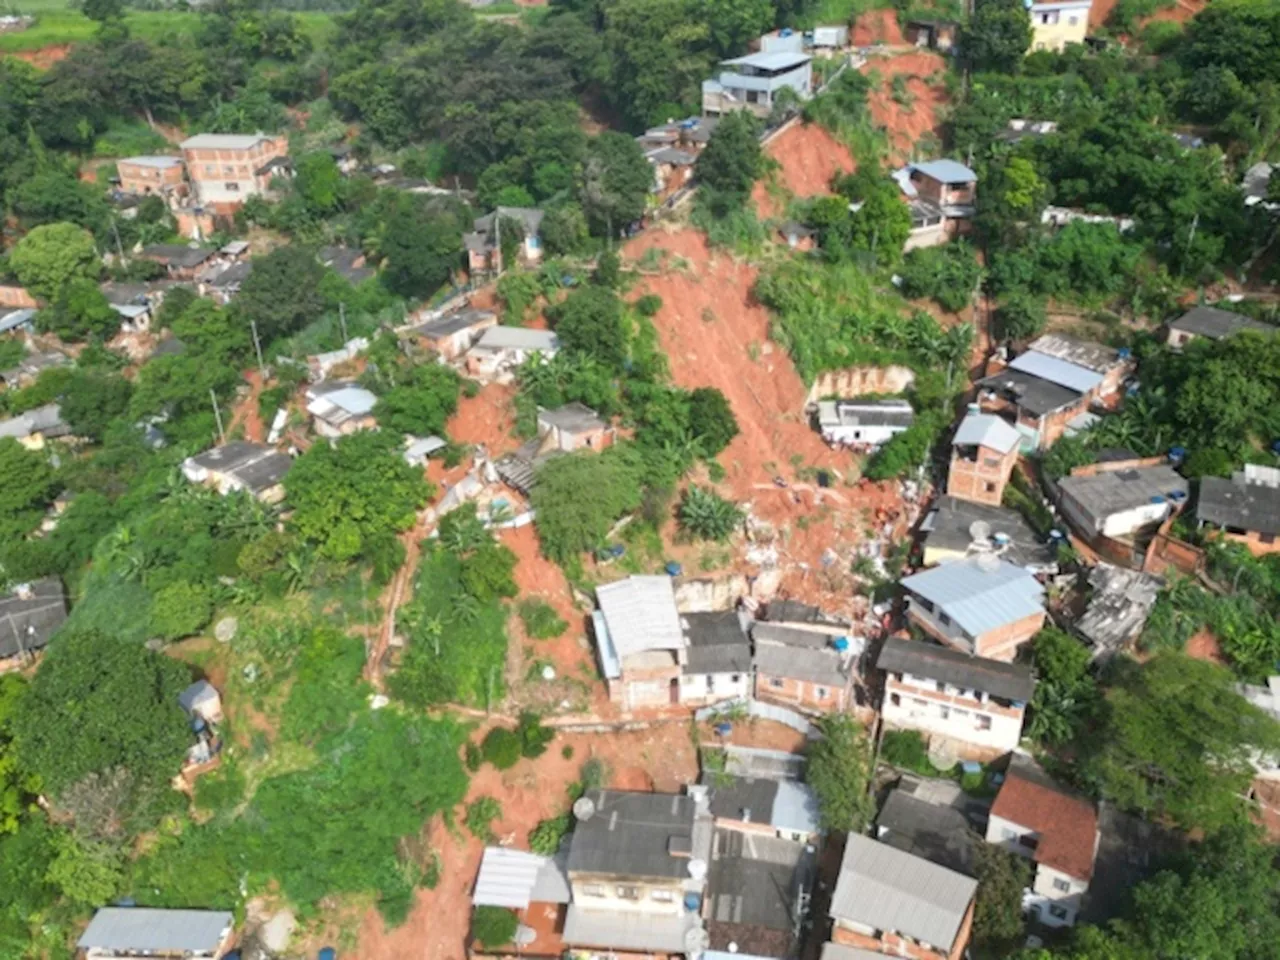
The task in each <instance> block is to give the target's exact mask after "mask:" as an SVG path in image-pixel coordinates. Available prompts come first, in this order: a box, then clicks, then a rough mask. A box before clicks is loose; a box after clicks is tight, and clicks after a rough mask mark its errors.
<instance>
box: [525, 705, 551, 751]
mask: <svg viewBox="0 0 1280 960" xmlns="http://www.w3.org/2000/svg"><path fill="white" fill-rule="evenodd" d="M516 736H517V737H518V738H519V739H520V755H521V756H524V757H529V758H530V759H532V758H533V757H540V756H542V755H543V754H544V753H546V752H547V744H549V743H550V742H551V741H552V740H554V739H555V736H556V732H555V730H553V729H551V728H550V727H544V726H543V725H542V718H541V717H539V716H538V715H537V714H536V713H534V712H533V711H532V710H525V711H524V712H523V713H521V714H520V721H519V723H518V725H517V726H516Z"/></svg>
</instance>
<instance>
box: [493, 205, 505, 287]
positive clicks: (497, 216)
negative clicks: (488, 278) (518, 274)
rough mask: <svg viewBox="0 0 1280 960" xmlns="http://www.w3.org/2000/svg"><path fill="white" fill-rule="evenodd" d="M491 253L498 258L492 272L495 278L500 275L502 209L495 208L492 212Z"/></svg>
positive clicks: (501, 265)
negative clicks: (496, 266)
mask: <svg viewBox="0 0 1280 960" xmlns="http://www.w3.org/2000/svg"><path fill="white" fill-rule="evenodd" d="M493 252H494V253H495V254H496V255H497V257H498V268H497V269H496V270H495V271H494V275H495V276H500V275H501V274H502V267H503V263H502V208H501V207H497V208H495V209H494V211H493Z"/></svg>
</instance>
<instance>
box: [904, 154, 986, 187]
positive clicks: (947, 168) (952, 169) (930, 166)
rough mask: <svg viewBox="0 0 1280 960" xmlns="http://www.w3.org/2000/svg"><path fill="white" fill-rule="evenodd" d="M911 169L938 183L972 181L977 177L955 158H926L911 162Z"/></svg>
mask: <svg viewBox="0 0 1280 960" xmlns="http://www.w3.org/2000/svg"><path fill="white" fill-rule="evenodd" d="M911 169H912V170H917V171H919V172H920V173H923V174H924V175H925V176H926V177H929V178H931V179H933V180H937V181H939V182H940V183H973V182H975V181H977V179H978V175H977V174H976V173H974V172H973V171H972V170H970V169H969V168H968V167H966V166H965V165H964V164H963V163H960V162H959V161H957V160H947V159H942V160H926V161H925V162H924V163H913V164H912V165H911Z"/></svg>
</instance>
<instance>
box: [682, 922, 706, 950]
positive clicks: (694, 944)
mask: <svg viewBox="0 0 1280 960" xmlns="http://www.w3.org/2000/svg"><path fill="white" fill-rule="evenodd" d="M709 946H711V935H710V934H709V933H707V931H705V930H703V929H702V928H701V927H690V928H689V929H688V930H687V931H686V932H685V935H684V952H685V954H686V955H687V956H693V955H695V954H699V953H702V951H704V950H706V949H707V948H708V947H709Z"/></svg>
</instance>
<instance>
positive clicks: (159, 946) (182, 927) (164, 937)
mask: <svg viewBox="0 0 1280 960" xmlns="http://www.w3.org/2000/svg"><path fill="white" fill-rule="evenodd" d="M232 922H233V920H232V915H231V914H230V913H229V912H228V911H225V910H160V909H152V908H149V907H103V908H102V909H100V910H99V911H98V912H97V913H95V914H94V915H93V919H92V920H91V921H90V922H89V926H88V928H87V929H86V930H85V932H84V933H83V934H82V935H81V937H80V939H79V940H78V941H77V942H76V946H78V947H80V949H82V950H95V949H96V950H104V951H112V952H117V953H213V952H214V951H215V950H217V948H218V947H219V945H221V943H222V941H223V939H224V938H225V937H226V936H227V934H228V933H230V932H231V926H232Z"/></svg>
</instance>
